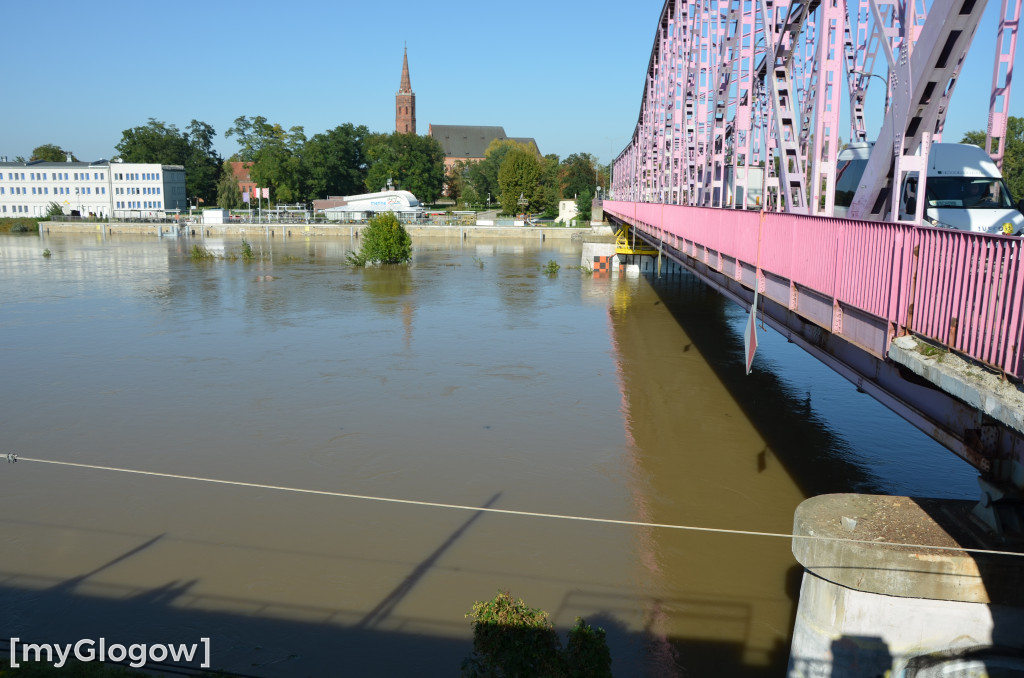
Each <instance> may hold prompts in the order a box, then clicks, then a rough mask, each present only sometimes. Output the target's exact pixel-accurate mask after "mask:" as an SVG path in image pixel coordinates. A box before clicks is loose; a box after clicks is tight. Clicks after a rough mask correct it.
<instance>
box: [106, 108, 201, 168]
mask: <svg viewBox="0 0 1024 678" xmlns="http://www.w3.org/2000/svg"><path fill="white" fill-rule="evenodd" d="M115 148H116V149H117V152H118V155H119V156H120V157H121V159H122V160H124V161H125V162H141V163H150V162H152V163H159V164H161V165H184V164H185V159H186V158H187V157H188V153H189V147H188V140H187V139H185V137H184V135H182V133H181V132H180V131H179V130H178V128H177V127H176V126H175V125H168V124H167V123H165V122H162V121H160V120H156V119H154V118H150V119H149V122H148V123H147V124H145V125H141V126H139V127H133V128H131V129H126V130H124V131H123V132H121V141H120V142H118V144H117V146H115Z"/></svg>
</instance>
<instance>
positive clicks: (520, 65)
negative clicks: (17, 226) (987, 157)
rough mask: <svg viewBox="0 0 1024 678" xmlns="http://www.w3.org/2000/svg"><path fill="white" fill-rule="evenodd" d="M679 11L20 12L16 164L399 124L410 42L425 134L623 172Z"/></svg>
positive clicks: (8, 145)
mask: <svg viewBox="0 0 1024 678" xmlns="http://www.w3.org/2000/svg"><path fill="white" fill-rule="evenodd" d="M661 7H662V2H661V0H640V1H639V2H631V3H627V2H624V1H621V0H620V2H609V1H607V0H596V2H589V3H583V2H559V1H558V0H555V1H554V2H551V1H547V2H544V1H541V0H521V1H520V2H518V3H488V2H485V3H476V2H467V1H465V0H453V1H451V2H442V3H429V2H422V1H417V2H409V1H407V0H398V1H397V2H391V3H384V2H377V3H364V2H351V1H349V2H327V1H324V0H295V1H293V2H286V3H281V2H275V3H269V2H263V1H261V0H256V1H252V2H246V3H227V2H220V1H218V0H207V1H206V2H194V1H193V0H185V1H183V2H177V3H171V4H167V3H139V2H134V1H133V2H123V1H121V0H104V2H101V3H80V2H71V1H55V0H34V1H33V2H17V3H8V4H7V6H5V8H4V25H5V27H6V28H7V30H6V31H5V35H4V40H3V43H2V44H3V46H2V47H0V55H3V56H4V57H6V58H3V59H2V63H3V64H4V67H3V76H2V78H0V82H2V84H3V99H2V102H0V155H5V156H8V157H9V158H10V159H13V158H14V157H15V156H18V155H22V156H25V157H28V156H29V155H30V154H31V152H32V149H33V148H35V147H36V146H39V145H41V144H45V143H53V144H57V145H59V146H61V147H63V148H66V149H69V150H71V151H73V152H74V153H75V154H76V155H77V156H78V157H79V158H80V159H82V160H95V159H98V158H109V157H111V156H112V155H114V153H115V151H114V146H115V145H116V144H117V143H118V142H119V141H120V139H121V132H122V130H125V129H128V128H131V127H135V126H137V125H144V124H145V123H146V121H147V120H148V119H149V118H151V117H152V118H156V119H157V120H162V121H165V122H167V123H173V124H176V125H177V126H178V127H179V128H182V129H183V128H185V127H186V126H187V125H188V123H189V121H190V120H192V119H193V118H195V119H198V120H201V121H203V122H206V123H209V124H210V125H212V126H213V127H214V129H216V131H217V133H218V136H219V141H218V145H217V148H218V150H219V151H220V152H221V153H222V154H223V155H224V156H225V157H226V156H228V155H230V154H231V153H233V152H234V151H235V150H236V148H237V147H236V145H235V143H234V140H232V139H225V138H224V136H223V133H224V131H225V130H226V129H227V128H228V127H230V126H231V124H232V123H233V121H234V119H235V118H237V117H238V116H240V115H247V116H249V117H250V118H252V117H254V116H257V115H263V116H265V117H267V118H268V119H269V120H270V121H271V122H276V123H280V124H281V125H282V126H283V127H285V128H288V127H291V126H293V125H301V126H302V127H304V128H305V131H306V134H307V135H309V136H312V135H313V134H315V133H318V132H322V131H324V130H327V129H330V128H333V127H335V126H337V125H340V124H342V123H345V122H352V123H355V124H364V125H366V126H367V127H369V128H370V130H371V131H380V132H391V131H393V130H394V124H395V123H394V95H395V92H396V90H397V89H398V85H399V79H400V75H401V67H402V46H403V42H407V43H408V49H409V69H410V73H411V77H412V86H413V91H414V92H415V93H416V107H417V131H418V132H419V133H421V134H425V133H426V131H427V125H428V124H430V123H435V124H449V125H453V124H462V125H501V126H503V127H504V128H505V131H506V133H507V134H509V135H511V136H525V137H533V138H535V139H536V140H537V144H538V146H539V147H540V150H541V152H542V153H556V154H558V155H559V157H561V158H564V157H566V156H568V155H569V154H571V153H577V152H588V153H591V154H593V155H595V156H597V157H598V158H599V159H600V160H601V162H607V161H608V160H609V158H610V157H611V156H613V155H614V154H617V153H618V152H619V151H620V150H621V149H622V148H623V147H624V146H625V144H626V143H627V142H628V141H629V139H630V137H631V135H632V133H633V128H634V126H635V124H636V120H637V115H638V113H639V106H640V97H641V94H642V91H643V78H644V72H645V69H646V67H647V63H648V59H649V56H650V50H651V44H652V41H653V38H654V32H655V28H656V26H657V21H658V16H659V13H660V11H661ZM998 11H999V2H998V0H991V1H990V2H989V7H988V9H987V10H986V14H985V19H984V20H983V23H982V25H981V27H980V28H979V33H978V34H977V35H976V38H975V43H974V47H973V48H972V53H971V54H970V55H969V56H968V59H967V62H966V64H965V68H964V71H963V73H962V74H961V79H960V82H959V84H958V85H957V89H956V91H955V93H954V98H953V102H952V105H951V107H950V115H949V117H948V121H947V126H946V130H947V132H946V136H945V139H946V140H947V141H958V140H959V139H960V136H961V135H962V134H963V132H964V131H966V130H970V129H984V127H985V125H986V122H987V117H988V90H989V87H990V84H991V78H992V60H993V56H994V51H993V50H994V48H993V47H992V45H993V39H992V36H994V30H995V22H996V19H997V16H996V15H997V14H998ZM15 55H17V56H15ZM880 61H881V59H880ZM1017 69H1018V74H1019V75H1018V84H1017V87H1016V90H1015V91H1014V93H1013V96H1012V102H1011V109H1010V112H1011V114H1024V111H1022V107H1021V106H1020V105H1013V104H1014V103H1016V102H1019V101H1021V100H1022V97H1024V91H1021V90H1022V88H1024V82H1022V81H1021V80H1020V77H1021V76H1022V75H1024V46H1022V48H1021V49H1020V50H1019V53H1018V55H1017ZM880 72H881V73H883V74H884V70H883V71H880ZM874 84H875V86H876V87H875V89H880V87H877V85H880V83H878V82H877V81H875V83H874ZM868 103H869V106H870V105H871V104H872V100H871V99H869V102H868ZM844 107H845V102H844ZM868 115H869V118H868V124H869V134H873V132H874V131H876V130H877V127H878V125H879V124H880V123H881V116H880V113H879V112H878V111H876V110H875V108H874V107H871V108H869V111H868ZM844 132H845V130H844ZM846 136H847V134H846V133H844V134H843V137H844V138H845V137H846Z"/></svg>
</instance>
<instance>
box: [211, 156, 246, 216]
mask: <svg viewBox="0 0 1024 678" xmlns="http://www.w3.org/2000/svg"><path fill="white" fill-rule="evenodd" d="M217 205H218V206H219V207H221V208H223V209H226V210H236V209H239V208H241V207H242V205H243V203H242V191H241V190H240V189H239V188H238V180H237V179H236V178H235V173H234V172H232V171H231V162H230V161H225V162H224V164H223V165H222V166H221V170H220V179H219V180H218V181H217Z"/></svg>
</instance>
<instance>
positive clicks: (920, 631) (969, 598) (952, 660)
mask: <svg viewBox="0 0 1024 678" xmlns="http://www.w3.org/2000/svg"><path fill="white" fill-rule="evenodd" d="M973 506H974V502H970V501H954V500H937V499H912V498H908V497H887V496H872V495H858V494H834V495H823V496H819V497H814V498H811V499H808V500H806V501H805V502H803V503H802V504H801V505H800V506H799V507H798V508H797V511H796V515H795V518H794V528H793V535H794V536H793V554H794V555H795V556H796V559H797V560H798V561H799V562H800V564H801V565H803V567H804V576H803V582H802V584H801V589H800V603H799V606H798V608H797V614H796V621H795V624H794V629H793V641H792V646H791V648H790V658H789V676H790V678H796V677H801V678H803V677H810V676H815V677H817V676H822V677H825V676H827V677H828V678H840V677H845V676H850V677H853V676H858V677H860V676H893V677H897V676H908V677H909V676H917V677H920V678H923V677H925V676H940V675H941V676H989V675H1020V673H1024V633H1022V632H1021V629H1022V628H1024V557H1021V556H1020V555H995V554H980V553H971V552H968V551H963V550H960V549H962V548H972V549H986V550H996V551H1014V550H1015V549H1012V548H1008V547H1007V546H1005V545H1004V544H1001V543H999V542H998V541H996V538H994V537H990V536H987V533H985V532H983V531H982V530H980V529H979V528H977V527H976V525H975V524H974V523H972V521H971V518H970V513H971V509H972V508H973ZM881 542H886V543H884V544H883V543H881ZM896 543H900V544H914V545H918V546H892V545H890V544H896ZM927 547H944V548H943V549H938V548H927ZM1018 672H1020V673H1018Z"/></svg>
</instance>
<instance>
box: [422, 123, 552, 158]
mask: <svg viewBox="0 0 1024 678" xmlns="http://www.w3.org/2000/svg"><path fill="white" fill-rule="evenodd" d="M428 134H429V135H430V136H432V137H433V138H435V139H437V141H438V143H440V144H441V148H442V149H443V150H444V154H445V156H446V157H449V158H483V157H484V154H485V153H486V151H487V147H488V146H489V145H490V144H491V142H492V141H494V140H495V139H497V140H499V141H505V140H506V139H510V140H512V141H516V142H518V143H521V144H533V145H534V146H537V142H536V141H534V140H533V139H532V138H530V137H509V136H507V135H506V134H505V128H504V127H493V126H485V125H430V126H429V128H428Z"/></svg>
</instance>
